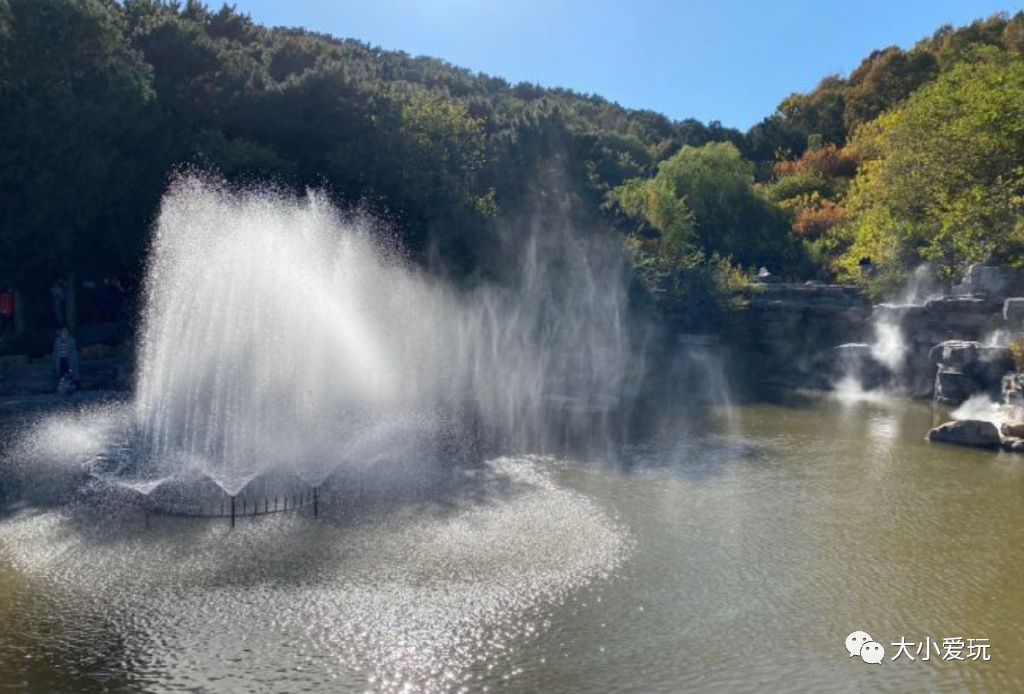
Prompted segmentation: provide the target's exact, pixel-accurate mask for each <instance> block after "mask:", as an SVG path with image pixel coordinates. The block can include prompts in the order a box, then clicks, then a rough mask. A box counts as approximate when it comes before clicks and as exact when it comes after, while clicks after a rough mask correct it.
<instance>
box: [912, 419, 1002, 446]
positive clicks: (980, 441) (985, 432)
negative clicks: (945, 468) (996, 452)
mask: <svg viewBox="0 0 1024 694" xmlns="http://www.w3.org/2000/svg"><path fill="white" fill-rule="evenodd" d="M928 440H929V441H938V442H941V443H954V444H957V445H958V446H973V447H975V448H999V446H1000V445H1001V444H1002V439H1001V438H1000V436H999V430H998V429H996V425H995V424H993V423H992V422H986V421H983V420H980V419H963V420H960V421H956V422H946V423H945V424H942V425H940V426H937V427H935V428H934V429H932V430H931V431H929V432H928Z"/></svg>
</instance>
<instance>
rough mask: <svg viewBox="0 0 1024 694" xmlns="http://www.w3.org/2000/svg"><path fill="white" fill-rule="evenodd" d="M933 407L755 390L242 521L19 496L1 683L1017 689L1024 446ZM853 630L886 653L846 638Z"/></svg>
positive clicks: (1022, 669)
mask: <svg viewBox="0 0 1024 694" xmlns="http://www.w3.org/2000/svg"><path fill="white" fill-rule="evenodd" d="M933 418H934V414H933V412H932V410H931V409H930V408H929V407H927V406H921V405H916V404H907V403H898V402H885V401H880V402H861V403H852V404H844V403H840V402H833V401H819V400H816V401H811V402H804V403H795V404H791V405H788V406H756V407H747V408H740V409H738V410H737V411H735V412H734V413H733V416H732V417H729V418H722V420H721V422H720V425H719V426H718V427H713V428H711V429H712V430H709V428H708V427H707V426H704V425H703V424H702V425H701V426H699V427H696V426H695V427H692V428H693V429H698V428H699V429H700V431H690V432H689V433H688V432H687V428H688V427H687V426H685V423H680V427H679V431H677V432H675V433H672V434H666V435H663V436H660V437H655V438H653V439H650V440H646V441H639V442H635V443H633V444H631V445H629V446H625V447H624V448H623V449H622V450H621V451H620V452H619V455H618V456H617V458H616V459H615V460H604V461H593V460H592V461H558V460H552V459H547V458H521V459H502V460H496V461H492V462H491V463H490V464H489V465H488V467H487V469H486V470H484V471H482V472H480V473H478V474H475V475H474V476H472V477H470V478H468V479H467V480H462V481H460V482H459V483H458V484H454V485H451V486H450V487H446V488H445V489H443V490H441V491H436V490H435V491H432V492H431V493H429V494H420V495H416V494H408V495H403V494H400V493H395V494H390V495H388V498H385V499H377V500H373V495H367V496H368V497H369V498H370V500H369V501H368V500H367V499H365V498H364V499H363V500H361V501H360V500H350V501H345V500H344V497H343V503H342V504H340V505H335V506H331V507H330V511H329V512H328V514H327V517H326V518H322V519H320V520H314V519H313V518H311V517H308V516H306V515H291V516H280V517H271V518H264V519H257V520H255V521H253V520H251V519H246V521H245V522H243V523H241V524H240V525H239V527H238V528H237V529H236V530H235V531H234V532H230V531H228V529H227V528H226V527H224V524H223V523H215V522H214V523H208V522H205V521H204V522H186V521H180V520H175V519H157V520H156V521H154V522H153V524H152V526H151V527H149V528H146V527H145V526H144V525H143V524H142V522H141V520H140V519H139V518H138V517H136V516H133V515H130V514H128V515H124V516H119V515H117V514H116V513H115V512H113V511H111V510H109V509H103V510H102V511H96V510H95V509H93V510H90V509H89V508H79V507H77V506H74V505H71V506H64V507H60V508H55V509H41V508H34V507H31V506H22V507H11V508H8V509H7V511H6V514H5V515H4V516H3V519H2V520H0V682H2V683H3V684H4V685H7V686H8V687H11V688H12V689H14V690H15V691H16V690H18V689H22V690H25V691H33V692H35V691H38V692H60V691H76V692H94V691H95V692H100V691H118V692H136V691H138V692H165V691H182V690H188V691H201V692H279V691H289V692H299V691H311V692H328V691H330V692H335V691H359V692H362V691H431V692H432V691H459V690H460V689H462V690H464V691H471V692H477V691H507V692H538V691H552V692H554V691H558V692H563V691H564V692H633V691H644V692H678V691H697V692H720V691H730V692H745V691H751V692H753V691H797V692H821V691H838V692H847V691H848V692H854V691H858V692H860V691H882V692H909V691H940V692H958V691H971V692H1008V691H1020V690H1021V689H1022V688H1024V674H1022V673H1024V627H1022V625H1024V597H1022V596H1024V543H1021V542H1020V539H1019V536H1018V533H1019V530H1020V529H1021V528H1024V504H1022V499H1024V459H1022V458H1018V457H1015V456H1012V455H1010V454H1002V453H986V452H977V451H972V450H967V449H961V448H955V447H943V446H940V445H934V444H929V443H928V442H926V441H924V439H923V436H924V433H925V431H926V430H927V429H928V428H929V427H930V426H931V425H932V422H933ZM856 630H863V631H867V632H868V633H869V634H871V635H872V637H873V638H874V639H875V640H876V641H879V642H880V643H882V644H883V646H884V647H885V649H886V658H885V660H884V662H883V663H882V664H880V665H868V664H867V663H864V662H862V661H861V660H860V659H859V658H850V657H848V654H847V652H846V649H845V647H844V641H845V639H846V636H847V635H848V634H849V633H850V632H852V631H856ZM901 637H902V638H903V639H905V640H906V641H909V642H914V643H917V642H920V641H923V640H924V639H925V638H926V637H930V638H931V639H932V640H936V639H937V640H938V641H939V642H940V643H941V640H942V639H943V638H948V637H962V638H964V640H965V642H966V640H967V639H968V638H976V639H981V638H987V639H989V641H988V643H990V644H991V645H990V653H991V660H990V661H987V662H984V661H972V660H966V661H963V662H961V661H942V660H941V659H940V658H939V657H938V656H936V655H935V654H934V653H932V657H931V659H930V660H929V661H927V662H925V661H922V659H921V658H920V657H918V659H917V660H915V661H913V662H911V661H909V660H907V659H906V657H905V656H904V657H901V658H900V659H899V660H897V661H895V662H893V661H891V657H892V655H894V653H895V649H894V648H892V646H891V645H890V644H891V643H893V642H897V641H899V640H900V639H901ZM912 651H913V649H912ZM963 655H965V656H966V655H967V649H966V648H965V649H964V652H963Z"/></svg>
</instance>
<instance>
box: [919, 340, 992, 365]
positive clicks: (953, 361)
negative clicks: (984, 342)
mask: <svg viewBox="0 0 1024 694" xmlns="http://www.w3.org/2000/svg"><path fill="white" fill-rule="evenodd" d="M980 349H981V344H980V343H978V342H972V341H969V340H947V341H945V342H942V343H939V344H937V345H935V346H934V347H932V349H931V351H930V352H929V353H928V358H929V359H931V362H932V363H933V364H942V365H943V366H952V367H956V366H960V367H963V366H967V365H968V364H973V363H974V362H975V361H977V360H978V351H979V350H980Z"/></svg>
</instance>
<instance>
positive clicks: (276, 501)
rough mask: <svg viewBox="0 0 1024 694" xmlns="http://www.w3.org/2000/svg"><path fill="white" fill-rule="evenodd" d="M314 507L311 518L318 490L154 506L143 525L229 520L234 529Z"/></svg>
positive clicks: (317, 504) (316, 510)
mask: <svg viewBox="0 0 1024 694" xmlns="http://www.w3.org/2000/svg"><path fill="white" fill-rule="evenodd" d="M308 506H312V507H313V516H314V517H318V516H319V515H320V487H310V488H308V489H300V490H297V491H296V490H292V491H291V492H289V493H281V494H274V495H270V494H263V495H256V496H253V495H241V496H238V495H236V496H228V495H226V494H225V495H224V496H222V497H221V498H220V499H219V500H217V501H210V502H206V503H186V504H169V505H166V506H164V505H154V506H152V507H149V508H146V509H144V512H145V515H146V524H147V525H148V524H149V517H150V516H171V517H174V518H224V519H230V520H231V527H235V521H236V520H237V519H238V518H245V517H255V516H268V515H271V514H274V513H286V512H290V511H298V510H299V509H301V508H305V507H308Z"/></svg>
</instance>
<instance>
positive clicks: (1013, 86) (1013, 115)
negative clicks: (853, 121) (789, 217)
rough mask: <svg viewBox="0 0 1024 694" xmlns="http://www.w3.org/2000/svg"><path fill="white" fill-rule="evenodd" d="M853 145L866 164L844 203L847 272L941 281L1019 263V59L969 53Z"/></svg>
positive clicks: (1022, 244) (1023, 230)
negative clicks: (875, 267)
mask: <svg viewBox="0 0 1024 694" xmlns="http://www.w3.org/2000/svg"><path fill="white" fill-rule="evenodd" d="M855 144H856V146H857V148H858V149H860V151H861V152H862V153H863V154H864V156H865V162H864V163H863V164H862V166H861V168H860V171H859V173H858V175H857V177H856V178H855V179H854V182H853V187H852V190H851V193H850V196H849V199H848V211H849V213H850V216H851V220H850V225H849V226H848V227H847V229H846V233H847V234H849V237H848V242H849V243H851V244H852V246H851V247H850V248H849V250H848V252H847V253H846V254H845V255H844V257H843V258H842V260H841V264H842V266H843V267H845V269H846V270H847V271H848V272H850V273H854V272H855V267H854V266H855V264H856V259H857V258H858V257H861V256H865V255H866V256H870V257H871V258H872V259H874V260H876V262H881V263H883V264H886V263H887V264H890V265H894V266H896V267H900V268H908V267H911V266H913V265H914V264H915V263H917V262H920V261H921V260H928V261H931V262H934V263H936V264H937V265H939V267H940V268H941V269H942V270H943V271H944V272H945V273H946V274H947V275H954V274H956V273H958V272H960V271H962V270H964V269H965V268H966V266H967V265H969V264H971V263H977V262H1001V263H1002V262H1005V263H1013V264H1020V263H1021V262H1022V261H1024V166H1022V164H1021V162H1024V58H1022V57H1020V56H1015V55H1011V54H1008V53H1006V52H1004V51H1001V50H999V49H996V48H993V47H984V48H978V49H975V50H974V51H973V52H972V54H971V56H970V58H969V59H968V60H965V61H963V62H961V63H960V64H959V65H957V66H956V67H954V68H953V69H952V70H950V71H949V72H947V73H944V74H943V75H941V76H940V77H939V78H938V79H936V80H935V81H934V82H932V83H930V84H928V85H926V86H924V87H922V88H921V89H919V90H918V91H916V92H915V93H914V94H913V95H912V96H911V97H910V98H909V99H908V100H907V102H906V103H905V104H904V106H903V107H902V108H900V109H898V110H896V111H893V112H890V113H887V114H885V115H883V116H882V117H880V118H879V119H877V120H876V121H874V122H873V123H871V124H869V126H866V127H865V128H864V129H863V132H862V133H861V134H860V135H859V136H858V138H857V141H856V143H855Z"/></svg>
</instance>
